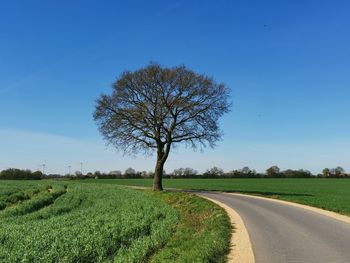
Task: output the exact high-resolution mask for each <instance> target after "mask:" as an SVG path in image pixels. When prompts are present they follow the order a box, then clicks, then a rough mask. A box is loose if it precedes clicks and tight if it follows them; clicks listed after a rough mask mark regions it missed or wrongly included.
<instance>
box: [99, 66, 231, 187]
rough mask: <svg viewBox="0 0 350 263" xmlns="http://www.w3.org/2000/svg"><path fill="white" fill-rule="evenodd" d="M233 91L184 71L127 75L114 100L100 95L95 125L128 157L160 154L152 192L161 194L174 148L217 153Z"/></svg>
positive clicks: (162, 69)
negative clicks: (165, 168) (213, 149)
mask: <svg viewBox="0 0 350 263" xmlns="http://www.w3.org/2000/svg"><path fill="white" fill-rule="evenodd" d="M228 98H229V89H228V88H227V86H226V85H224V84H222V83H216V82H215V81H214V80H213V78H211V77H208V76H205V75H202V74H198V73H195V72H194V71H192V70H189V69H187V68H186V67H185V66H179V67H172V68H167V67H162V66H160V65H158V64H150V65H148V66H147V67H145V68H141V69H139V70H136V71H133V72H131V71H125V72H124V73H122V74H121V76H120V77H119V78H118V79H117V80H116V82H115V83H114V84H113V90H112V94H110V95H101V97H100V98H99V99H98V101H97V105H96V110H95V113H94V119H95V121H96V122H97V124H98V126H99V129H100V131H101V133H102V135H103V137H104V138H105V139H106V140H107V142H108V143H110V144H112V145H114V146H115V147H116V148H118V149H121V150H123V151H124V152H125V153H137V152H139V151H144V152H149V151H150V150H152V149H153V150H154V151H156V152H157V163H156V168H155V177H154V185H153V188H154V189H155V190H162V183H161V178H162V173H163V166H164V163H165V161H166V160H167V158H168V155H169V152H170V149H171V147H172V146H173V145H174V144H176V143H184V144H186V145H187V146H190V147H192V148H196V147H198V146H199V147H206V146H210V147H214V146H215V143H216V142H217V141H218V140H219V139H220V137H221V135H222V132H221V130H220V129H219V126H218V120H219V118H220V117H221V116H222V115H223V114H224V113H226V112H228V111H229V108H230V103H229V101H228Z"/></svg>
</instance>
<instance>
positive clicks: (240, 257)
mask: <svg viewBox="0 0 350 263" xmlns="http://www.w3.org/2000/svg"><path fill="white" fill-rule="evenodd" d="M199 196H200V197H202V198H205V199H207V200H209V201H211V202H213V203H215V204H216V205H218V206H220V207H222V208H223V209H225V211H226V213H227V214H228V216H229V218H230V221H231V225H232V235H231V241H230V252H229V254H228V255H227V259H228V261H227V262H229V263H231V262H235V263H255V258H254V253H253V248H252V243H251V241H250V237H249V234H248V231H247V228H246V227H245V224H244V222H243V220H242V218H241V216H240V215H239V214H238V213H237V212H236V211H235V210H234V209H232V208H231V207H229V206H228V205H226V204H224V203H222V202H219V201H217V200H214V199H211V198H209V197H206V196H202V195H199Z"/></svg>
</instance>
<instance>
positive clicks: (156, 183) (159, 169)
mask: <svg viewBox="0 0 350 263" xmlns="http://www.w3.org/2000/svg"><path fill="white" fill-rule="evenodd" d="M163 168H164V162H163V161H162V160H160V159H159V158H157V164H156V168H155V171H154V179H153V191H163V185H162V178H163Z"/></svg>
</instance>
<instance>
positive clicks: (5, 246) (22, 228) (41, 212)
mask: <svg viewBox="0 0 350 263" xmlns="http://www.w3.org/2000/svg"><path fill="white" fill-rule="evenodd" d="M49 183H50V185H48V183H46V182H34V183H32V182H26V181H24V182H10V181H3V182H1V185H0V262H143V261H147V259H148V258H149V257H150V256H152V255H153V254H154V253H155V252H156V251H157V250H158V249H159V248H160V247H162V246H164V244H165V243H166V242H167V240H168V239H169V237H170V236H171V234H172V233H173V231H174V229H175V226H176V224H177V221H178V216H177V213H176V211H175V210H174V209H173V208H172V207H171V206H169V205H167V204H166V203H165V202H162V201H160V200H159V199H157V198H155V197H152V196H150V195H147V194H144V193H142V192H140V191H135V190H130V189H126V188H123V187H118V186H113V185H96V184H78V183H69V184H68V186H66V185H64V184H63V183H61V182H52V181H51V182H49Z"/></svg>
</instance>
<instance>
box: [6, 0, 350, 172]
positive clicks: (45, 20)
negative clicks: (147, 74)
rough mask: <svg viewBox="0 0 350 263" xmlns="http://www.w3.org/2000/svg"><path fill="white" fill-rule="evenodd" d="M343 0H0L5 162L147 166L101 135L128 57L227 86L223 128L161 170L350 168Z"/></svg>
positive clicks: (348, 47)
mask: <svg viewBox="0 0 350 263" xmlns="http://www.w3.org/2000/svg"><path fill="white" fill-rule="evenodd" d="M349 14H350V3H349V1H331V0H329V1H320V0H317V1H316V0H315V1H312V0H310V1H301V0H300V1H280V0H276V1H243V0H242V1H185V0H184V1H123V3H121V1H62V0H61V1H35V0H30V1H26V0H23V1H16V0H11V1H10V0H9V1H1V6H0V120H1V121H0V149H1V150H0V169H4V168H6V167H19V168H30V169H37V168H38V165H39V164H41V163H43V162H45V163H46V164H47V168H48V172H49V173H54V172H61V173H65V172H67V168H66V167H67V166H68V165H72V167H73V169H75V170H78V169H79V162H80V161H83V162H84V167H85V168H84V169H85V170H91V171H94V170H101V171H109V170H117V169H119V170H125V169H126V168H128V167H130V166H132V167H134V168H136V169H137V170H151V169H153V166H154V163H153V162H154V157H149V158H144V157H142V156H138V157H123V155H122V154H120V153H116V152H115V151H114V150H113V149H111V148H106V146H105V143H104V142H103V141H102V139H101V136H100V135H99V133H98V131H97V128H96V125H95V123H94V122H93V120H92V113H93V110H94V104H95V99H97V97H98V96H99V95H100V94H101V93H108V92H110V91H111V84H112V82H113V81H114V80H115V78H116V77H117V76H118V75H119V74H120V73H121V72H122V71H123V70H125V69H131V70H133V69H137V68H139V67H142V66H145V65H147V64H148V63H149V62H150V61H157V62H158V63H160V64H162V65H166V66H174V65H179V64H185V65H187V66H188V67H189V68H192V69H193V70H195V71H198V72H200V73H205V74H208V75H210V76H213V77H214V78H215V79H216V80H217V81H219V82H224V83H226V84H227V85H228V86H229V87H230V88H231V89H232V100H233V108H232V112H231V113H229V114H228V115H226V116H225V117H224V118H223V119H222V121H221V124H222V125H221V126H222V129H223V130H224V133H225V136H224V138H223V140H222V142H220V143H219V144H218V147H217V148H216V149H215V150H210V149H208V150H206V151H204V152H203V153H201V152H195V153H193V152H192V151H190V150H188V149H183V148H181V147H180V148H177V149H176V150H175V151H174V152H172V153H171V156H170V160H169V162H168V164H167V166H166V170H168V171H171V170H173V169H174V168H177V167H186V166H191V167H193V168H195V169H197V170H199V171H203V170H205V169H206V168H209V167H211V166H214V165H217V166H220V167H222V168H223V169H224V170H226V171H228V170H232V169H237V168H241V167H242V166H245V165H247V166H249V167H251V168H255V169H257V170H258V171H264V170H265V169H266V168H267V167H269V166H271V165H275V164H276V165H279V166H280V167H281V168H282V169H286V168H305V169H309V170H311V171H313V172H319V171H320V170H321V169H322V168H323V167H334V166H337V165H340V166H342V167H344V168H345V169H346V170H348V171H349V170H350V151H349V149H350V121H349V117H350V16H349Z"/></svg>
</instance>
